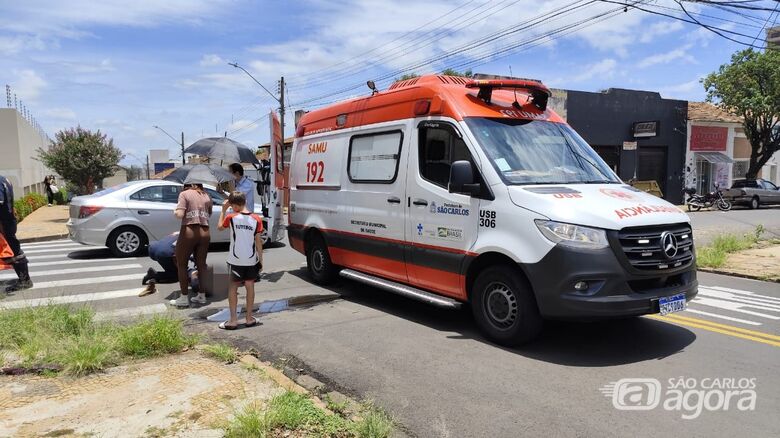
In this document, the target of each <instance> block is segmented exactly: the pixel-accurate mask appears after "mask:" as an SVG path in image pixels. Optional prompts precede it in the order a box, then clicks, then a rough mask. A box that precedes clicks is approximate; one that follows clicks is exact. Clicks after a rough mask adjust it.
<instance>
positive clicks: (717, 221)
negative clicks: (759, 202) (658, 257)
mask: <svg viewBox="0 0 780 438" xmlns="http://www.w3.org/2000/svg"><path fill="white" fill-rule="evenodd" d="M688 215H689V216H690V218H691V223H692V224H693V229H694V233H693V236H694V238H695V239H696V243H697V244H706V243H707V242H709V241H710V240H712V238H713V237H715V236H717V235H718V234H720V233H748V232H752V231H754V230H755V229H756V226H758V225H762V226H763V227H764V230H765V233H766V234H765V236H764V237H774V238H780V206H772V207H761V208H759V209H758V210H750V209H747V208H744V207H734V209H732V210H731V211H717V210H713V211H704V210H702V211H699V212H691V213H689V214H688Z"/></svg>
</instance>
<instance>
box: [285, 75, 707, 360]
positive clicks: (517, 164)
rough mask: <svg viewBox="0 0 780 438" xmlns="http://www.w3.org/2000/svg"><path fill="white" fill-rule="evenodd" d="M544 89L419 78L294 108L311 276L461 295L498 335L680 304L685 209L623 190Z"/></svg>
mask: <svg viewBox="0 0 780 438" xmlns="http://www.w3.org/2000/svg"><path fill="white" fill-rule="evenodd" d="M549 96H550V91H549V90H548V89H547V87H545V86H544V85H543V84H542V83H540V82H539V81H533V80H470V79H465V78H460V77H451V76H424V77H419V78H414V79H410V80H406V81H401V82H396V83H394V84H393V85H392V86H391V87H390V88H389V89H388V90H387V91H384V92H374V93H373V94H372V95H371V96H369V97H365V98H358V99H353V100H349V101H346V102H342V103H338V104H334V105H332V106H329V107H326V108H323V109H319V110H315V111H312V112H309V113H307V114H305V115H304V116H303V117H302V118H301V119H300V122H299V124H298V127H297V132H296V138H295V142H294V145H293V152H292V159H291V164H290V166H291V168H290V181H289V186H290V187H289V202H290V204H289V224H288V237H289V241H290V243H291V245H292V246H293V248H295V249H296V250H298V251H300V252H301V253H303V254H305V255H306V260H307V265H308V270H309V272H310V274H311V276H312V277H313V279H314V280H315V281H316V282H318V283H326V282H328V281H330V280H332V279H334V277H335V276H336V275H337V274H339V273H340V275H341V276H342V277H346V278H349V279H352V280H356V281H360V282H364V283H367V284H370V285H373V286H376V287H379V288H382V289H386V290H389V291H392V292H395V293H399V294H403V295H406V296H410V297H414V298H417V299H421V300H423V301H426V302H429V303H431V304H436V305H441V306H451V307H455V306H458V305H459V304H460V303H464V302H469V303H470V304H471V308H472V309H473V313H474V317H475V319H476V321H477V323H478V325H479V327H480V328H481V329H482V330H483V332H484V333H485V334H486V335H487V336H488V337H489V338H491V339H492V340H494V341H496V342H498V343H501V344H505V345H516V344H519V343H522V342H525V341H528V340H530V339H532V338H533V337H534V336H536V335H537V334H538V333H539V331H540V330H541V326H542V320H543V319H546V318H551V319H597V318H609V317H624V316H635V315H643V314H649V313H662V314H666V313H669V312H675V311H679V310H682V309H684V308H685V306H686V302H687V301H689V300H691V299H692V298H693V297H694V296H695V295H696V292H697V281H696V271H695V260H694V249H693V236H692V233H691V231H692V230H691V226H690V222H689V218H688V216H687V215H686V214H685V213H683V212H682V211H680V210H679V209H678V208H677V207H675V206H674V205H671V204H669V203H667V202H665V201H664V200H662V199H659V198H657V197H655V196H652V195H650V194H647V193H644V192H641V191H639V190H636V189H634V188H632V187H630V186H628V185H626V184H624V183H623V182H622V181H621V180H620V179H619V178H618V177H617V176H616V175H615V174H614V173H613V172H612V170H611V169H610V168H609V167H608V166H607V165H606V164H605V163H604V162H603V161H602V160H601V158H600V157H599V156H598V155H597V154H596V153H595V152H594V151H593V149H591V147H590V146H589V145H588V144H587V143H586V142H585V141H584V140H583V139H582V138H581V137H580V136H579V135H577V133H576V132H575V131H574V130H573V129H572V128H571V127H569V126H568V125H567V124H566V123H565V122H564V121H563V120H562V119H561V118H560V117H559V116H558V115H557V114H555V112H554V111H552V110H551V109H550V108H547V101H548V98H549Z"/></svg>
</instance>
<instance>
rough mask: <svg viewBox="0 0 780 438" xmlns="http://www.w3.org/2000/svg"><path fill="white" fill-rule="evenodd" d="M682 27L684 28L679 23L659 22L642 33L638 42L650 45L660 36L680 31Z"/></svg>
mask: <svg viewBox="0 0 780 438" xmlns="http://www.w3.org/2000/svg"><path fill="white" fill-rule="evenodd" d="M683 27H685V26H684V25H683V23H682V22H681V21H671V20H668V21H659V22H657V23H653V24H651V25H650V26H649V27H648V28H647V30H644V31H642V37H641V38H640V39H639V41H640V42H643V43H650V42H653V41H655V40H656V38H658V37H660V36H664V35H668V34H670V33H674V32H677V31H679V30H682V29H683Z"/></svg>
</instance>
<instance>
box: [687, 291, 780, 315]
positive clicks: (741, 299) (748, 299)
mask: <svg viewBox="0 0 780 438" xmlns="http://www.w3.org/2000/svg"><path fill="white" fill-rule="evenodd" d="M699 293H700V294H701V295H703V296H706V297H713V298H720V299H725V300H731V301H735V302H738V303H745V304H762V305H766V306H769V307H774V308H777V309H778V310H780V299H774V298H772V297H767V296H764V295H756V294H753V295H747V294H735V293H733V292H726V291H721V290H714V289H709V288H705V289H703V290H699Z"/></svg>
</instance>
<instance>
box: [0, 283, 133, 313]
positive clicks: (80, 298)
mask: <svg viewBox="0 0 780 438" xmlns="http://www.w3.org/2000/svg"><path fill="white" fill-rule="evenodd" d="M140 291H141V288H140V287H137V288H135V289H124V290H114V291H109V292H94V293H86V294H78V295H61V296H58V297H45V298H29V299H22V300H14V301H8V302H0V309H4V310H8V309H20V308H23V307H39V306H45V305H49V304H51V305H54V304H72V303H83V302H89V301H100V300H111V299H115V298H123V297H132V296H138V293H139V292H140Z"/></svg>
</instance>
